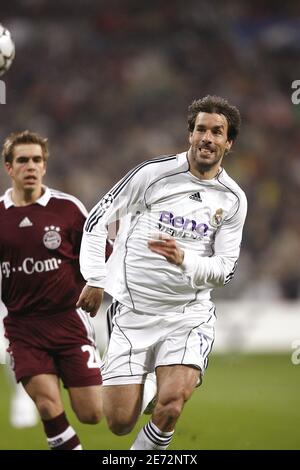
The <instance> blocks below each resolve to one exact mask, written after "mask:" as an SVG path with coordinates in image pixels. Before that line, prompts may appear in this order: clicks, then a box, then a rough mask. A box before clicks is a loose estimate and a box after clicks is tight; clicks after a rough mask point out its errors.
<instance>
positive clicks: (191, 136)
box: [189, 132, 193, 145]
mask: <svg viewBox="0 0 300 470" xmlns="http://www.w3.org/2000/svg"><path fill="white" fill-rule="evenodd" d="M192 138H193V132H189V143H190V144H191V145H192Z"/></svg>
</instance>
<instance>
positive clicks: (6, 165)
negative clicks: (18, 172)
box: [4, 162, 12, 176]
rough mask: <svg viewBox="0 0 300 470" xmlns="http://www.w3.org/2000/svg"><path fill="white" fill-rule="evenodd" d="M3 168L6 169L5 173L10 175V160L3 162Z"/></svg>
mask: <svg viewBox="0 0 300 470" xmlns="http://www.w3.org/2000/svg"><path fill="white" fill-rule="evenodd" d="M4 168H5V170H6V173H7V174H8V175H9V176H11V175H12V164H11V163H10V162H5V163H4Z"/></svg>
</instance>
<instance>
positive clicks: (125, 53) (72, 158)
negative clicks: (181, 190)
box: [0, 0, 300, 300]
mask: <svg viewBox="0 0 300 470" xmlns="http://www.w3.org/2000/svg"><path fill="white" fill-rule="evenodd" d="M1 15H2V16H1V18H0V22H2V23H3V24H4V25H5V26H6V27H8V28H9V29H10V30H11V33H12V35H13V37H14V39H15V42H16V58H15V62H14V64H13V66H12V68H11V70H10V71H9V72H8V73H7V75H5V76H4V77H3V79H4V80H5V82H6V87H7V98H6V99H7V104H6V105H5V107H4V106H3V107H2V119H1V126H0V138H1V141H2V140H3V138H4V137H5V136H6V135H7V134H8V133H10V132H11V131H13V130H23V129H25V128H27V129H30V130H35V131H38V132H40V133H42V134H43V135H45V136H48V137H49V142H50V152H51V159H50V161H49V169H48V176H47V180H46V181H47V183H48V184H49V185H50V186H52V187H55V188H57V189H60V190H63V191H66V192H70V193H72V194H75V195H76V196H78V197H79V198H80V199H81V200H82V201H83V202H84V203H85V204H86V206H87V207H88V209H90V208H91V207H92V205H93V204H94V203H95V202H97V200H98V199H99V198H100V196H101V195H103V194H104V193H105V192H106V191H107V190H108V189H109V188H110V187H111V186H112V185H113V184H114V183H115V182H116V181H117V180H118V179H119V178H120V177H121V176H123V175H124V173H125V172H127V171H128V170H129V169H131V168H132V167H133V166H134V165H136V164H138V163H140V162H141V161H143V160H145V159H148V158H151V157H154V156H157V155H162V154H171V153H176V152H181V151H183V150H185V149H186V148H187V137H188V132H187V120H186V118H187V107H188V105H189V104H190V103H191V101H192V100H193V99H195V98H200V97H202V96H204V95H206V94H217V95H221V96H223V97H225V98H227V99H228V100H229V101H231V102H232V103H233V104H235V105H236V106H238V108H239V109H240V111H241V114H242V120H243V124H242V129H241V135H240V137H239V139H238V141H237V143H236V145H235V146H234V148H233V152H232V154H231V155H230V156H228V157H227V158H226V160H225V164H224V166H225V167H226V169H227V171H228V172H229V174H230V175H231V176H232V177H233V178H235V179H236V180H237V181H238V182H239V183H240V185H241V186H242V188H243V189H244V190H245V192H246V193H247V196H248V201H249V214H248V219H247V223H246V227H245V234H244V240H243V247H242V255H241V258H240V262H239V266H238V270H237V275H236V277H235V279H234V281H233V282H232V283H231V285H230V286H228V287H226V288H224V289H222V290H221V291H220V293H218V294H217V297H218V296H221V297H222V298H237V297H239V298H260V297H262V298H270V299H271V298H273V299H274V298H285V299H290V300H294V299H297V298H299V297H300V263H299V259H300V243H299V240H300V211H299V208H298V203H299V195H300V132H299V126H300V105H295V104H293V103H292V101H291V95H292V91H293V90H292V88H291V85H292V82H293V81H294V80H297V79H299V80H300V66H299V55H300V8H299V4H298V2H295V1H294V0H286V1H285V2H281V1H280V2H279V1H277V0H274V1H272V2H271V1H270V2H261V1H251V2H250V1H248V2H246V1H244V2H243V1H240V0H227V1H226V2H225V1H223V2H222V1H217V0H210V1H209V0H207V1H204V0H203V1H202V0H186V1H182V0H173V1H169V0H166V1H161V0H160V1H158V0H152V1H151V2H148V1H145V2H144V1H143V2H142V1H140V0H123V1H121V0H110V1H101V0H100V1H98V0H72V1H71V0H60V1H59V2H49V1H48V0H18V1H16V0H10V2H7V3H6V4H5V5H3V6H1ZM8 182H9V181H8V179H6V178H5V177H4V173H3V177H1V180H0V189H1V192H3V191H4V189H5V188H6V186H7V185H8Z"/></svg>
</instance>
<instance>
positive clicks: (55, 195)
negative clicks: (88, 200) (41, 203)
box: [48, 188, 87, 217]
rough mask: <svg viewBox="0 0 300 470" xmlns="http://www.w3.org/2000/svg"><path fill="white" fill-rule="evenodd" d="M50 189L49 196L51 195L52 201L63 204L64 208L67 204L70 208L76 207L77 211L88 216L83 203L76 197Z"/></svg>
mask: <svg viewBox="0 0 300 470" xmlns="http://www.w3.org/2000/svg"><path fill="white" fill-rule="evenodd" d="M48 189H49V194H50V199H52V200H55V201H56V203H58V204H61V205H62V206H63V205H65V203H66V202H67V203H68V204H69V205H70V206H73V207H76V208H77V209H79V210H80V212H82V214H83V215H84V216H85V217H86V216H87V210H86V208H85V206H84V205H83V203H82V202H81V201H80V200H79V199H78V198H77V197H75V196H73V195H72V194H68V193H65V192H63V191H58V190H57V189H53V188H48Z"/></svg>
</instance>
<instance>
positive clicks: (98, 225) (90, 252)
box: [77, 170, 147, 316]
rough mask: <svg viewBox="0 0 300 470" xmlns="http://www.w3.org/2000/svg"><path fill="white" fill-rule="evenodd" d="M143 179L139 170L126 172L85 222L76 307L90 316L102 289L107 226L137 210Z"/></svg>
mask: <svg viewBox="0 0 300 470" xmlns="http://www.w3.org/2000/svg"><path fill="white" fill-rule="evenodd" d="M146 176H147V175H146ZM146 176H145V174H144V172H143V171H136V170H133V172H130V173H129V174H128V175H126V176H125V177H124V178H123V179H122V180H121V181H119V182H118V183H117V184H116V185H115V186H114V187H113V188H112V189H111V191H109V192H108V193H107V194H106V195H105V196H104V197H103V198H102V199H101V200H100V201H99V203H98V204H97V205H96V206H95V207H94V208H93V209H92V210H91V212H90V214H89V216H88V218H87V220H86V223H85V226H84V231H83V236H82V242H81V249H80V258H79V260H80V270H81V273H82V275H83V277H84V279H85V280H86V281H87V282H86V287H85V288H84V289H83V291H82V293H81V295H80V297H79V299H78V303H77V306H78V307H82V308H83V309H84V310H86V311H87V312H90V313H91V315H92V316H94V315H95V314H96V312H97V310H98V309H99V306H100V304H101V301H102V298H103V290H104V287H105V281H106V266H105V252H106V240H107V232H108V230H107V227H108V225H109V224H111V223H113V222H115V221H116V220H119V219H121V218H122V217H124V216H125V215H126V214H128V213H133V212H134V211H137V210H138V209H140V208H141V205H143V204H144V191H145V187H146V186H147V184H146V183H147V181H146V179H145V177H146Z"/></svg>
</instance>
